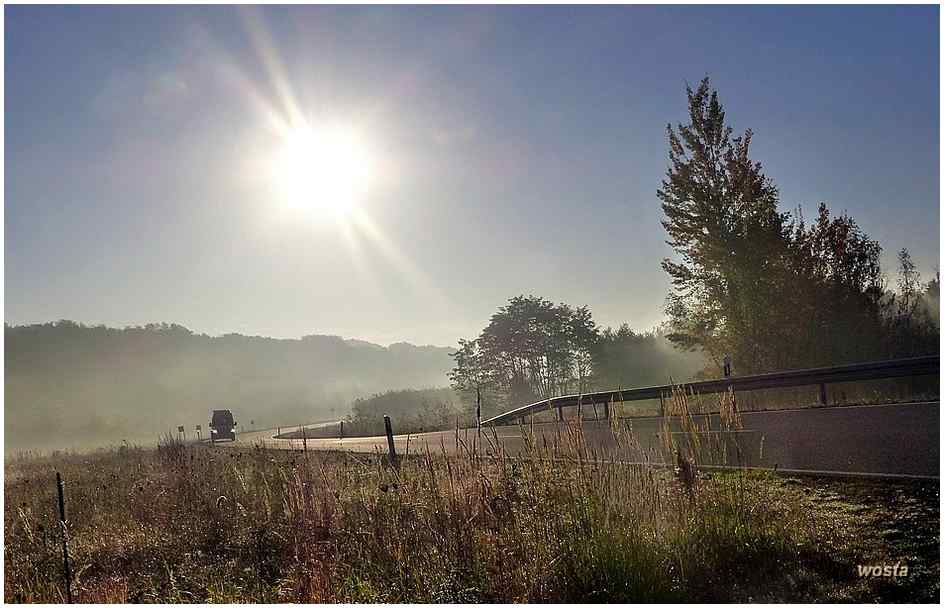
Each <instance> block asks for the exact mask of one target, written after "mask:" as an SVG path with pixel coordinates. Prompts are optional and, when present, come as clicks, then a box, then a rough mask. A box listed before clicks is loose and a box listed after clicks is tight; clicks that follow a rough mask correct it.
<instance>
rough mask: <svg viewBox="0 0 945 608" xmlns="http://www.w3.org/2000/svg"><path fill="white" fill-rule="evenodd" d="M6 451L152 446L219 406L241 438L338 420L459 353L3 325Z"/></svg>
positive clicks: (436, 377)
mask: <svg viewBox="0 0 945 608" xmlns="http://www.w3.org/2000/svg"><path fill="white" fill-rule="evenodd" d="M4 338H5V373H6V378H5V385H4V391H5V403H6V407H5V416H4V437H5V441H6V447H7V450H11V449H26V448H31V449H46V448H55V447H72V446H76V447H81V446H91V445H100V444H103V443H118V442H120V441H122V440H123V439H127V440H128V441H129V442H135V441H152V440H155V439H156V438H157V437H158V436H159V435H160V434H162V433H164V432H165V431H167V430H169V429H176V427H177V425H178V424H181V425H184V426H185V427H186V429H187V433H188V435H191V434H192V433H193V431H194V425H196V424H202V425H203V429H204V433H206V425H207V421H208V414H209V411H210V410H211V409H215V408H227V409H231V410H233V412H234V413H235V415H236V418H237V421H238V422H239V423H240V424H241V425H242V427H243V429H244V430H250V428H256V429H261V428H266V427H274V426H276V425H288V424H298V423H299V422H303V421H316V420H320V419H330V418H338V417H341V416H343V415H344V414H346V413H347V412H348V411H349V406H350V404H351V401H352V400H353V399H354V398H356V397H360V396H365V395H371V394H373V393H377V392H379V391H384V390H390V389H396V388H407V387H415V386H433V385H436V384H442V383H443V382H444V381H445V378H446V374H447V372H448V371H449V369H450V358H449V353H450V352H451V351H452V349H448V348H438V347H432V346H413V345H411V344H393V345H391V346H389V347H382V346H378V345H375V344H370V343H367V342H361V341H357V340H344V339H342V338H339V337H336V336H306V337H304V338H302V339H295V340H278V339H272V338H261V337H248V336H242V335H239V334H228V335H225V336H221V337H210V336H208V335H204V334H195V333H193V332H192V331H190V330H189V329H187V328H186V327H183V326H181V325H176V324H151V325H147V326H144V327H128V328H125V329H114V328H109V327H104V326H97V327H89V326H85V325H81V324H79V323H75V322H72V321H59V322H55V323H45V324H41V325H25V326H9V325H7V326H5V328H4Z"/></svg>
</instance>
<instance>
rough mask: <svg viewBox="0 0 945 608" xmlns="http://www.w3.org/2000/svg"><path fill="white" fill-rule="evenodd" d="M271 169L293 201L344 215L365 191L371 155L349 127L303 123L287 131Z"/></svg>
mask: <svg viewBox="0 0 945 608" xmlns="http://www.w3.org/2000/svg"><path fill="white" fill-rule="evenodd" d="M275 173H276V175H275V180H276V183H277V185H278V187H279V189H280V190H281V191H282V194H283V196H284V199H285V201H286V203H287V204H289V205H290V206H291V207H293V208H296V209H300V210H304V211H312V212H316V213H327V214H330V215H335V216H344V215H347V214H348V213H349V212H351V211H352V210H353V209H354V208H355V207H356V205H357V203H358V202H359V200H360V199H361V198H362V197H363V196H364V194H365V193H366V191H367V187H368V185H369V182H370V177H371V162H370V155H369V153H368V151H367V148H366V146H365V145H364V143H363V141H362V139H361V137H360V136H359V134H358V133H356V132H355V131H353V130H351V129H347V128H343V127H324V128H313V127H311V126H309V125H304V126H299V127H296V128H293V129H292V130H291V131H289V132H288V133H287V134H286V136H285V138H284V140H283V144H282V149H281V151H280V154H279V155H278V158H277V160H276V164H275Z"/></svg>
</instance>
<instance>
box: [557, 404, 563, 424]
mask: <svg viewBox="0 0 945 608" xmlns="http://www.w3.org/2000/svg"><path fill="white" fill-rule="evenodd" d="M558 422H564V410H563V409H562V408H561V404H560V403H559V404H558Z"/></svg>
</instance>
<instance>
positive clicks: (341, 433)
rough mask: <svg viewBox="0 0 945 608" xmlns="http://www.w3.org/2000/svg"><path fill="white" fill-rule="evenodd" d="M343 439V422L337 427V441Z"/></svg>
mask: <svg viewBox="0 0 945 608" xmlns="http://www.w3.org/2000/svg"><path fill="white" fill-rule="evenodd" d="M344 438H345V421H344V420H342V421H341V425H340V426H339V427H338V439H344Z"/></svg>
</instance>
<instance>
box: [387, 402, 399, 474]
mask: <svg viewBox="0 0 945 608" xmlns="http://www.w3.org/2000/svg"><path fill="white" fill-rule="evenodd" d="M384 432H385V433H386V434H387V455H388V456H389V457H390V464H391V466H397V452H396V451H395V450H394V431H393V429H391V426H390V416H388V415H387V414H384Z"/></svg>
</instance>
